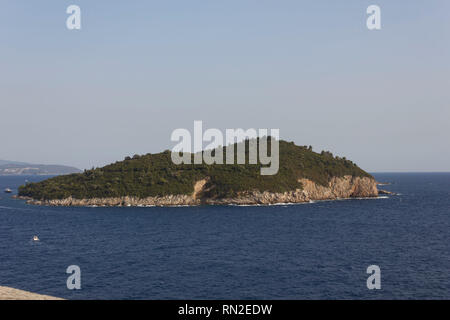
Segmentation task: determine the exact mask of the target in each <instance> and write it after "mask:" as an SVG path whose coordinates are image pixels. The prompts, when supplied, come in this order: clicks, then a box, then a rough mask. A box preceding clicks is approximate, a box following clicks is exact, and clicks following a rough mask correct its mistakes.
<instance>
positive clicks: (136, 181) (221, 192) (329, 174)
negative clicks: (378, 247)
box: [19, 141, 377, 205]
mask: <svg viewBox="0 0 450 320" xmlns="http://www.w3.org/2000/svg"><path fill="white" fill-rule="evenodd" d="M247 150H248V149H247ZM260 167H261V165H260V164H258V165H249V164H245V165H237V164H236V165H217V164H215V165H206V164H189V165H188V164H183V165H175V164H174V163H173V162H172V160H171V152H170V151H165V152H162V153H158V154H147V155H143V156H138V155H136V156H134V157H133V158H129V157H127V158H126V159H125V160H124V161H120V162H116V163H114V164H110V165H108V166H105V167H103V168H97V169H92V170H86V171H84V173H81V174H73V175H66V176H60V177H55V178H52V179H48V180H45V181H42V182H39V183H29V184H27V185H25V186H22V187H20V188H19V195H20V196H23V197H30V198H33V199H39V200H50V199H72V198H75V199H107V198H121V197H134V198H137V199H144V198H147V197H167V199H166V200H167V201H166V202H165V203H168V204H169V205H170V204H176V203H179V204H191V203H193V202H196V201H199V198H201V199H202V201H210V202H211V201H216V200H217V199H224V198H236V197H240V196H242V195H243V194H245V193H246V192H270V193H276V198H274V199H269V200H267V202H275V201H277V200H278V199H279V198H280V197H281V196H280V194H282V193H285V192H291V191H293V192H294V191H295V192H297V193H296V194H294V195H293V197H296V198H295V199H293V200H292V201H295V202H300V201H307V200H308V199H310V198H315V199H318V198H321V199H328V198H333V197H350V196H366V195H367V196H375V195H376V194H377V191H376V182H375V180H374V179H373V177H372V176H371V175H370V174H368V173H367V172H365V171H364V170H362V169H360V168H359V167H358V166H357V165H356V164H354V163H353V162H352V161H350V160H347V159H345V158H340V157H335V156H333V155H332V154H331V153H330V152H325V151H323V152H322V153H316V152H313V151H312V148H311V147H306V146H296V145H295V144H294V143H293V142H286V141H280V169H279V172H278V173H277V174H276V175H272V176H262V175H261V174H260ZM345 177H347V178H345ZM336 178H341V179H340V180H339V183H341V184H342V186H340V185H338V184H337V183H336V181H337V180H336ZM344 178H345V179H347V180H345V179H344ZM302 179H307V180H302ZM362 179H363V180H364V181H366V182H367V186H368V187H367V188H366V189H368V190H369V191H367V192H366V191H361V190H362V188H363V187H364V186H361V184H360V183H359V181H360V180H362ZM308 181H311V183H312V184H311V186H312V189H311V191H310V192H309V191H308V190H306V189H305V191H308V192H307V194H306V193H302V194H300V193H301V192H300V191H298V190H302V189H303V188H304V187H310V186H309V184H308ZM321 186H323V187H321ZM330 186H331V187H333V190H329V189H327V188H330ZM339 188H341V189H342V190H344V189H345V190H346V192H347V191H348V192H347V193H345V194H343V195H341V194H340V193H339ZM364 188H365V187H364ZM199 190H201V191H199ZM327 190H328V191H327ZM327 192H328V193H327ZM333 192H334V193H333ZM318 193H323V195H317V196H315V195H314V194H318ZM332 193H333V194H332ZM192 194H194V196H193V198H194V199H190V198H189V199H184V198H183V199H181V200H180V202H175V201H177V200H174V199H173V196H174V195H192ZM311 195H313V196H311ZM120 201H122V200H120ZM124 201H125V202H123V203H128V202H127V201H128V200H127V199H125V200H124ZM257 201H259V200H257ZM261 201H262V200H261ZM264 201H265V200H264ZM282 201H283V202H286V201H290V200H289V199H286V200H282ZM248 202H250V203H252V202H256V201H254V200H249V201H248ZM70 203H72V204H73V203H74V202H73V201H72V200H68V201H62V202H61V203H59V202H57V201H55V202H53V203H52V204H53V205H58V204H62V205H70ZM120 203H122V202H120ZM150 203H153V200H150ZM216 203H217V201H216ZM100 204H109V202H106V201H103V200H102V201H101V202H100Z"/></svg>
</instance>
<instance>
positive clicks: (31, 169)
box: [0, 160, 82, 176]
mask: <svg viewBox="0 0 450 320" xmlns="http://www.w3.org/2000/svg"><path fill="white" fill-rule="evenodd" d="M81 172H82V171H81V170H80V169H78V168H75V167H69V166H63V165H45V164H31V163H25V162H17V161H7V160H0V176H57V175H65V174H72V173H81Z"/></svg>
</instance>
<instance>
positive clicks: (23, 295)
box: [0, 286, 64, 300]
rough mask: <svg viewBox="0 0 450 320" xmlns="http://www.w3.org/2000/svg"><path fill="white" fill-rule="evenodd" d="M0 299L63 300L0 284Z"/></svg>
mask: <svg viewBox="0 0 450 320" xmlns="http://www.w3.org/2000/svg"><path fill="white" fill-rule="evenodd" d="M0 300H64V299H61V298H56V297H51V296H46V295H42V294H37V293H32V292H28V291H23V290H18V289H13V288H8V287H2V286H0Z"/></svg>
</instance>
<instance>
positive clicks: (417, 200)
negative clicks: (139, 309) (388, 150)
mask: <svg viewBox="0 0 450 320" xmlns="http://www.w3.org/2000/svg"><path fill="white" fill-rule="evenodd" d="M375 176H376V178H377V179H378V181H383V182H389V183H391V184H390V185H388V186H384V187H381V188H384V189H387V190H391V191H395V192H398V193H400V195H397V196H389V197H385V198H381V199H371V200H364V199H361V200H358V199H354V200H340V201H326V202H316V203H311V204H300V205H285V206H259V207H257V206H254V207H233V206H218V207H212V206H209V207H208V206H201V207H178V208H62V207H58V208H54V207H38V206H30V205H26V204H25V203H24V201H20V200H13V199H11V198H10V195H8V194H3V193H2V194H0V198H1V199H0V285H3V286H10V287H15V288H19V289H23V290H29V291H33V292H38V293H42V294H50V295H55V296H59V297H63V298H69V299H421V298H423V299H437V298H442V299H450V173H411V174H406V173H402V174H393V173H392V174H391V173H389V174H387V173H386V174H376V175H375ZM25 179H28V180H30V181H37V180H40V179H43V178H42V177H0V190H2V192H3V189H5V188H6V187H10V188H14V189H17V187H18V186H19V185H21V184H23V183H24V182H25ZM34 235H38V236H39V238H40V240H41V241H40V242H33V241H32V237H33V236H34ZM372 264H375V265H378V266H379V267H380V268H381V290H368V289H367V287H366V280H367V277H368V276H369V275H368V274H367V273H366V269H367V267H368V266H369V265H372ZM69 265H78V266H80V268H81V285H82V289H81V290H75V291H70V290H68V289H67V287H66V280H67V277H68V274H66V268H67V267H68V266H69Z"/></svg>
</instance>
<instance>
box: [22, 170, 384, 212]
mask: <svg viewBox="0 0 450 320" xmlns="http://www.w3.org/2000/svg"><path fill="white" fill-rule="evenodd" d="M207 181H208V180H207V179H203V180H200V181H197V183H196V184H195V186H194V192H193V194H191V195H168V196H163V197H147V198H144V199H140V198H136V197H128V196H127V197H117V198H92V199H75V198H66V199H55V200H36V199H31V198H26V197H19V198H20V199H25V200H27V203H28V204H33V205H43V206H67V207H69V206H73V207H146V206H161V207H164V206H198V205H230V204H231V205H271V204H283V203H304V202H310V201H314V200H336V199H347V198H374V197H377V196H378V193H379V191H378V189H377V182H376V181H375V180H374V179H372V178H369V177H354V176H344V177H334V178H332V179H331V181H330V182H329V184H328V186H322V185H319V184H316V183H315V182H313V181H311V180H308V179H300V180H299V182H301V183H302V186H303V188H302V189H296V190H292V191H288V192H283V193H273V192H260V191H246V192H241V193H240V194H238V196H237V197H234V198H206V197H203V196H202V193H203V191H204V189H205V185H206V182H207Z"/></svg>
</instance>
